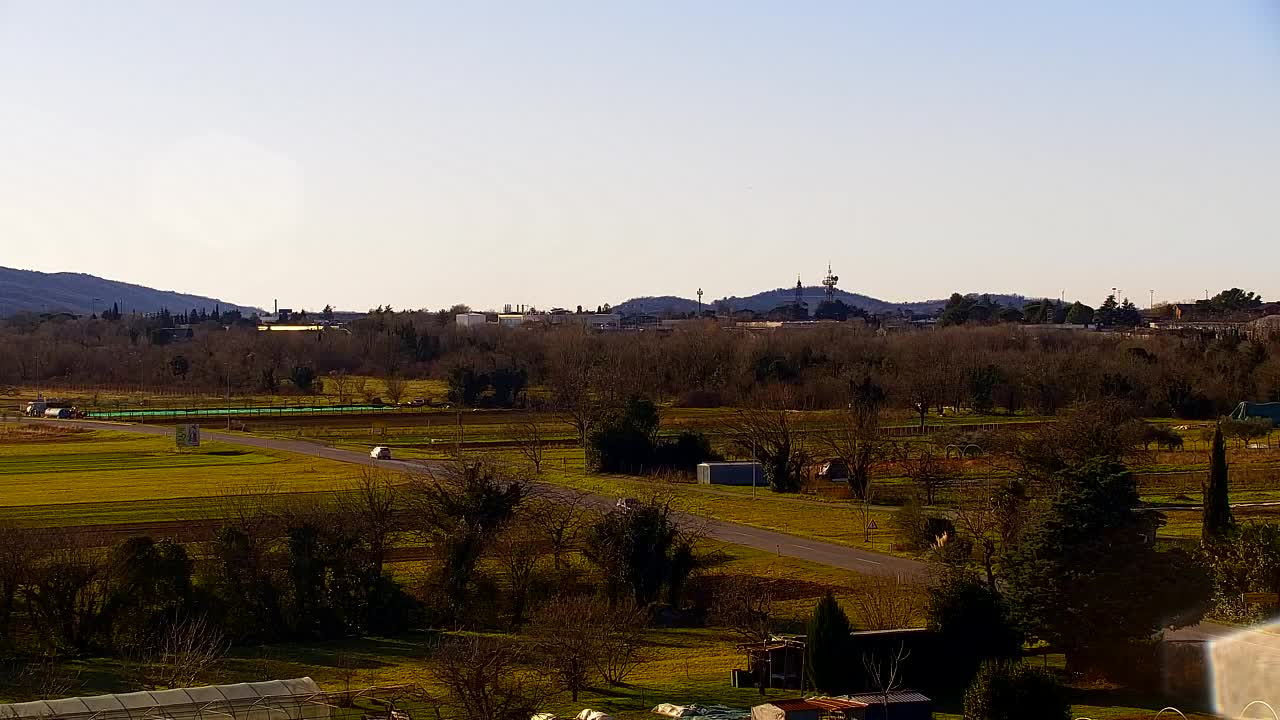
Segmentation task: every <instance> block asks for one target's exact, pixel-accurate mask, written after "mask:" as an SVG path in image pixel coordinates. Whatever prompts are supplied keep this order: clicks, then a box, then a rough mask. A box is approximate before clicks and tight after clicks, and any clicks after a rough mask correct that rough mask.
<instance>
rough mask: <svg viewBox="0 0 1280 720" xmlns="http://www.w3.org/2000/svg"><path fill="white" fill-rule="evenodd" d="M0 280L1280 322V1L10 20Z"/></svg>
mask: <svg viewBox="0 0 1280 720" xmlns="http://www.w3.org/2000/svg"><path fill="white" fill-rule="evenodd" d="M0 98H3V104H0V265H3V266H9V267H18V268H26V269H34V270H43V271H77V272H88V273H92V274H95V275H101V276H104V277H108V278H111V279H116V280H123V281H127V282H134V283H139V284H144V285H150V286H153V287H158V288H161V289H176V290H181V291H184V292H192V293H197V294H205V295H211V296H216V297H221V298H223V299H225V300H228V301H232V302H236V303H241V304H247V305H256V306H259V307H270V306H271V303H272V301H273V299H279V301H280V304H281V306H286V307H293V308H300V307H303V308H318V307H321V306H323V305H324V304H326V303H327V304H332V305H333V306H334V307H337V308H341V309H352V310H364V309H367V308H369V307H373V306H376V305H381V304H390V305H392V306H393V307H396V308H422V307H425V308H432V309H434V308H440V307H445V306H449V305H452V304H454V303H467V304H470V305H472V306H473V307H477V308H492V307H500V306H501V305H502V304H504V303H512V304H520V303H523V304H532V305H536V306H538V307H544V308H545V307H552V306H564V307H573V306H575V305H579V304H581V305H584V306H588V307H594V306H595V305H599V304H603V303H614V304H616V303H618V302H620V301H622V300H625V299H628V298H630V297H634V296H641V295H664V294H675V295H681V296H684V297H693V296H694V293H695V291H696V290H697V289H698V288H702V289H703V290H704V291H705V293H706V299H707V300H711V299H714V298H720V297H723V296H726V295H745V294H750V293H753V292H756V291H759V290H764V289H771V288H775V287H781V286H790V285H793V284H794V283H795V280H796V276H797V274H799V275H800V277H801V279H802V280H803V281H804V282H805V284H817V283H818V282H819V281H820V280H821V278H822V276H823V275H824V274H825V272H826V268H827V264H828V263H830V264H831V266H832V268H833V269H834V271H835V273H836V274H837V275H839V276H840V287H841V288H843V289H845V290H850V291H853V292H860V293H864V294H867V295H870V296H873V297H879V298H882V299H886V300H890V301H907V300H922V299H927V298H937V297H945V296H947V295H949V294H950V293H951V292H953V291H960V292H982V291H989V292H1019V293H1023V294H1026V295H1030V296H1051V297H1057V296H1059V295H1060V294H1065V295H1066V296H1067V297H1068V298H1079V299H1083V300H1085V301H1086V302H1090V301H1092V303H1091V304H1094V303H1096V302H1098V301H1100V300H1101V299H1102V297H1103V296H1105V295H1106V294H1107V293H1109V292H1110V290H1111V288H1113V287H1117V288H1120V289H1121V293H1122V294H1123V295H1127V296H1131V297H1133V298H1134V300H1135V301H1137V302H1139V304H1141V305H1145V304H1146V303H1147V302H1148V301H1149V299H1150V297H1151V291H1154V297H1155V299H1156V301H1157V302H1159V301H1161V300H1179V299H1191V298H1196V297H1202V296H1203V295H1204V293H1205V291H1206V290H1208V291H1210V292H1216V291H1217V290H1220V289H1222V288H1226V287H1232V286H1240V287H1244V288H1247V289H1251V290H1255V291H1257V292H1260V293H1261V294H1262V295H1263V296H1264V297H1265V298H1267V299H1280V273H1277V272H1276V268H1277V266H1278V265H1280V2H1277V0H1269V1H1265V2H1264V1H1254V2H1249V1H1246V0H1240V1H1232V0H1222V1H1221V2H1203V1H1197V2H1181V1H1178V0H1163V1H1150V2H1146V1H1143V0H1131V1H1129V2H1124V3H1092V2H1091V3H1080V2H1054V1H1050V0H1046V1H1044V2H1035V3H1026V2H999V1H997V0H989V1H981V2H969V3H956V2H950V1H945V0H939V1H938V2H917V1H914V0H903V1H902V2H871V1H867V2H846V1H843V0H841V1H839V2H836V1H832V2H804V1H797V2H780V1H775V2H755V1H753V0H723V1H719V0H702V1H700V2H667V1H665V0H649V1H647V2H643V3H642V2H625V3H624V2H605V3H602V2H598V1H593V0H583V1H581V2H577V1H569V0H563V1H561V0H547V1H546V2H518V1H516V0H512V1H511V2H506V3H490V2H483V1H477V2H465V3H459V2H452V1H450V2H426V1H423V2H405V3H398V2H393V1H391V0H385V1H382V2H375V3H357V2H319V1H311V2H297V3H286V2H235V1H232V0H221V1H219V2H207V3H202V2H196V1H195V0H190V1H184V2H180V3H174V2H168V1H157V2H148V1H145V0H126V1H125V2H114V3H89V2H82V1H77V2H62V1H61V0H38V1H35V2H26V1H19V0H0Z"/></svg>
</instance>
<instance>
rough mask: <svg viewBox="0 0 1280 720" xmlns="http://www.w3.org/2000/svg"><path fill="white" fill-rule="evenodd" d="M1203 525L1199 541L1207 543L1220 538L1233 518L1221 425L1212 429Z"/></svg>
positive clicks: (1204, 489)
mask: <svg viewBox="0 0 1280 720" xmlns="http://www.w3.org/2000/svg"><path fill="white" fill-rule="evenodd" d="M1203 494H1204V525H1203V528H1202V530H1201V542H1203V543H1204V544H1206V545H1208V544H1210V543H1212V542H1214V541H1216V540H1219V539H1221V538H1222V536H1223V535H1225V534H1226V533H1227V531H1229V530H1230V529H1231V526H1232V524H1234V522H1235V520H1233V519H1232V517H1231V502H1230V499H1229V498H1228V495H1227V447H1226V443H1225V442H1224V441H1223V439H1222V426H1221V425H1219V426H1218V427H1217V428H1216V429H1215V430H1214V431H1213V450H1211V451H1210V453H1209V477H1208V479H1207V480H1206V482H1205V484H1204V486H1203Z"/></svg>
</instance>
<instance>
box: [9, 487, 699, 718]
mask: <svg viewBox="0 0 1280 720" xmlns="http://www.w3.org/2000/svg"><path fill="white" fill-rule="evenodd" d="M534 487H535V486H534V485H532V484H530V483H528V482H526V481H525V480H523V479H521V478H520V477H519V476H518V475H516V474H512V473H510V472H508V471H506V470H504V469H502V468H499V467H498V466H495V465H493V464H490V463H487V462H465V463H460V464H459V465H457V466H456V467H455V468H454V469H453V470H451V471H450V472H448V473H442V474H440V475H439V476H436V477H426V478H423V477H417V478H404V477H400V476H390V475H383V474H376V473H368V474H365V475H364V476H362V478H361V480H360V482H358V483H357V484H356V485H355V486H354V487H352V488H350V489H349V490H348V491H346V492H343V493H339V494H338V495H337V496H336V497H335V498H331V500H329V501H310V500H300V499H299V498H298V497H297V496H279V497H277V496H270V495H253V496H229V497H226V498H224V499H223V501H222V505H223V506H222V507H220V508H218V512H217V515H218V516H219V517H222V518H225V519H223V520H220V521H218V522H217V527H216V528H211V533H212V537H211V539H205V538H201V539H200V540H199V541H193V542H179V541H175V540H172V539H163V540H154V539H152V538H151V537H145V536H141V537H134V538H129V539H127V540H124V541H122V542H119V543H117V544H115V545H113V546H110V547H103V546H101V545H100V543H97V542H94V538H93V537H92V536H91V535H84V534H76V533H74V532H72V531H61V530H35V529H24V528H18V527H12V526H10V527H4V528H0V685H7V686H8V692H7V693H6V694H9V695H15V696H23V699H29V698H31V697H34V696H40V695H43V694H46V693H52V692H54V690H51V689H49V688H45V689H44V690H41V689H38V688H31V687H23V686H21V683H19V682H18V679H19V678H20V677H21V676H22V675H23V672H18V673H16V674H15V673H11V672H10V670H11V669H13V668H18V669H19V670H23V669H29V668H31V667H32V666H33V665H37V666H38V665H40V664H41V663H45V662H47V661H48V659H49V658H60V659H66V658H73V657H97V656H108V657H114V658H118V659H119V660H120V662H121V664H122V666H123V667H127V668H132V669H134V670H136V673H135V674H133V675H131V676H130V677H129V678H127V679H128V680H131V681H133V682H134V683H136V684H139V685H142V686H148V687H173V686H181V684H188V685H189V684H190V683H191V682H194V681H196V679H197V676H199V675H200V674H201V673H202V672H204V671H205V670H206V669H207V668H208V667H209V666H211V665H212V664H214V663H216V662H217V661H218V660H219V659H220V658H221V657H222V654H223V653H225V652H226V651H227V649H228V648H229V647H230V646H232V645H237V644H260V643H271V642H286V641H287V642H316V641H326V640H334V639H341V638H348V637H359V636H365V635H378V636H388V635H400V634H404V633H406V632H409V631H413V630H419V629H426V628H435V629H447V630H456V629H475V630H487V631H493V630H502V631H512V630H520V631H522V634H521V635H520V638H519V641H520V642H519V644H520V649H519V651H520V653H524V654H528V653H531V652H532V653H534V654H536V655H538V656H539V657H542V658H545V659H547V660H548V661H550V660H551V659H553V657H554V656H555V655H556V654H557V653H570V652H572V653H576V655H575V658H576V660H573V662H576V663H578V665H576V666H575V667H578V668H579V669H578V671H577V672H576V673H571V674H563V672H564V671H563V670H562V671H561V672H562V677H561V680H562V681H563V683H564V685H563V689H566V690H570V691H572V692H574V693H576V692H577V690H580V689H581V688H583V687H586V684H587V683H596V682H597V681H599V680H603V681H605V682H608V683H613V684H618V683H621V682H623V679H624V678H625V677H626V675H627V674H628V673H629V672H630V669H631V668H633V667H634V665H635V663H636V661H637V657H636V650H637V647H638V642H639V633H640V631H641V630H642V629H643V627H644V626H646V625H647V623H648V622H649V619H650V617H651V616H652V613H653V609H654V608H656V607H668V608H673V609H674V610H675V611H677V612H687V611H688V607H689V603H688V601H687V597H688V596H687V594H686V585H687V583H688V582H689V580H690V578H691V576H692V575H693V573H694V571H695V570H696V569H697V567H698V564H699V559H698V557H697V556H696V554H695V552H694V543H695V540H696V538H695V537H693V536H692V535H690V534H688V533H687V532H685V531H684V530H682V529H680V528H678V527H676V525H675V523H674V520H673V516H672V514H671V512H670V511H669V510H668V509H667V508H666V507H665V506H663V505H662V504H661V503H641V504H638V505H635V506H633V507H629V508H627V509H625V510H615V511H613V512H611V513H606V514H603V515H600V514H597V513H594V512H592V511H591V510H590V509H589V506H588V504H587V501H586V500H585V499H584V498H583V497H582V496H578V495H576V494H573V493H571V492H569V491H558V492H557V494H556V495H555V497H553V498H539V497H537V496H536V494H535V493H534ZM397 559H401V560H403V559H409V560H413V561H414V562H415V563H420V567H422V568H424V569H423V570H422V571H420V572H419V574H418V576H417V577H416V578H415V579H413V580H404V579H397V577H393V573H392V572H391V564H392V563H393V562H395V561H397ZM584 559H585V561H584ZM398 577H400V578H403V577H404V574H403V573H401V574H399V575H398ZM409 577H414V576H412V575H410V576H409ZM567 638H577V641H576V642H573V643H568V642H567V641H566V639H567ZM551 666H554V667H558V668H564V667H565V666H566V663H562V662H554V663H551V662H548V667H551ZM45 674H46V675H47V673H45ZM64 691H65V688H64Z"/></svg>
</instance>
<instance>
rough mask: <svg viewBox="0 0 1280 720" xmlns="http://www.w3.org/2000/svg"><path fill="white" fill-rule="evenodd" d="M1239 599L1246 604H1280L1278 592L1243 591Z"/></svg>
mask: <svg viewBox="0 0 1280 720" xmlns="http://www.w3.org/2000/svg"><path fill="white" fill-rule="evenodd" d="M1241 599H1242V600H1244V602H1245V603H1246V604H1248V605H1280V593H1272V592H1251V593H1245V594H1244V595H1243V596H1242V597H1241Z"/></svg>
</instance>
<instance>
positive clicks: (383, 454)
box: [369, 445, 391, 460]
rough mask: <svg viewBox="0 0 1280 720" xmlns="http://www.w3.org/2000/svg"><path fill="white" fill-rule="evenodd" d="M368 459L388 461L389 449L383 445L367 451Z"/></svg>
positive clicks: (389, 456)
mask: <svg viewBox="0 0 1280 720" xmlns="http://www.w3.org/2000/svg"><path fill="white" fill-rule="evenodd" d="M369 457H371V458H373V459H374V460H390V459H391V448H389V447H387V446H385V445H379V446H378V447H376V448H374V449H372V450H370V451H369Z"/></svg>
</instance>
